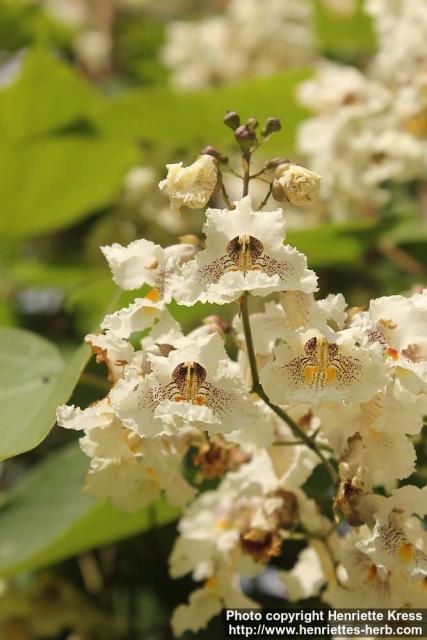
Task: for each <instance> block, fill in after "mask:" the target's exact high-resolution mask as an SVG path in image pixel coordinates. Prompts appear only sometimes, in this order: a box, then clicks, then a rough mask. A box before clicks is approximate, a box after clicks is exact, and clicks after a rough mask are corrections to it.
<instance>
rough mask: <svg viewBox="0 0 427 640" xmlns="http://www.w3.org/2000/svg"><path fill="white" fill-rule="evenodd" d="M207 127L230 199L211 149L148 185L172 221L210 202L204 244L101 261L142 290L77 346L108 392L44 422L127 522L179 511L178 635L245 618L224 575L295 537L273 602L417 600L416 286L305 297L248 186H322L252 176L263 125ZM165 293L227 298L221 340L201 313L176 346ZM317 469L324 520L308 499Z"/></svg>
mask: <svg viewBox="0 0 427 640" xmlns="http://www.w3.org/2000/svg"><path fill="white" fill-rule="evenodd" d="M337 93H339V87H338V88H337ZM364 99H366V100H368V101H369V100H370V98H369V97H368V95H367V94H366V95H365V96H364ZM225 122H226V124H227V126H229V127H230V128H231V129H232V130H233V131H234V136H235V138H236V140H237V143H238V145H239V148H240V151H241V155H242V171H243V175H242V181H243V189H242V198H241V199H240V200H237V201H235V202H231V201H230V198H229V197H228V194H227V189H226V186H225V185H224V183H223V180H222V174H223V173H226V172H227V171H229V170H230V166H229V161H228V160H227V159H226V158H225V156H222V154H219V152H216V150H213V149H212V148H208V153H205V154H202V155H201V156H200V157H199V158H198V159H197V160H196V161H195V163H194V164H193V165H191V166H190V167H187V168H184V167H182V165H181V164H179V165H168V176H167V178H166V179H165V180H164V181H162V182H161V183H160V187H161V188H162V189H164V190H165V191H166V192H167V194H168V196H169V198H170V201H171V207H172V208H173V209H174V208H176V207H179V208H182V207H184V208H185V207H186V208H187V209H192V208H200V207H204V206H206V205H207V204H208V202H209V199H210V198H211V196H212V195H213V194H214V193H216V194H218V193H221V194H222V196H223V199H224V207H225V208H224V209H209V208H208V209H207V211H206V222H205V225H204V227H203V232H204V234H205V244H204V246H202V245H198V244H197V243H194V242H190V243H181V244H177V245H173V246H171V247H168V248H166V249H164V248H162V247H160V246H158V245H156V244H154V243H153V242H150V241H148V240H137V241H136V242H132V243H131V244H130V245H129V246H127V247H123V246H121V245H119V244H113V245H112V246H107V247H103V248H102V251H103V253H104V255H105V257H106V259H107V261H108V263H109V265H110V268H111V271H112V276H113V279H114V280H115V282H116V283H117V284H118V285H119V286H120V287H121V288H122V289H126V290H139V289H140V288H141V287H143V286H144V287H145V289H143V290H142V291H148V293H147V294H146V295H145V296H143V295H142V294H141V292H140V291H138V296H139V297H136V298H135V300H134V302H132V303H131V304H130V305H129V306H127V307H125V308H123V309H120V310H118V311H116V312H114V313H112V314H109V315H107V316H106V318H105V319H104V321H103V323H102V325H101V329H102V332H100V333H98V334H91V335H89V336H87V338H86V342H87V343H88V344H89V345H90V346H91V348H92V350H93V352H94V354H95V355H96V359H97V361H98V362H105V363H106V365H107V367H108V374H109V375H108V378H109V381H110V384H111V388H110V390H109V392H108V394H107V395H106V397H105V398H103V399H101V400H99V401H98V402H96V403H95V404H93V405H92V406H89V407H87V408H86V409H79V408H77V407H74V406H62V407H60V408H59V409H58V422H59V424H60V425H61V426H62V427H64V428H68V429H75V430H78V431H80V432H81V433H82V438H81V441H80V442H81V447H82V449H83V451H84V453H85V454H86V455H87V456H88V457H89V458H90V465H89V470H88V474H87V483H86V488H87V490H88V491H90V492H91V493H93V494H94V495H95V496H97V497H99V498H107V499H108V500H110V501H111V502H112V503H113V504H114V505H116V506H118V507H120V508H122V509H124V510H127V511H134V510H137V509H139V508H141V507H143V506H145V505H147V504H149V503H150V502H151V501H152V500H154V499H156V498H158V497H159V496H160V495H163V496H164V497H165V499H166V500H168V501H169V502H170V503H172V504H174V505H177V506H179V507H181V508H183V509H184V512H183V515H182V518H181V520H180V523H179V525H178V530H179V535H178V538H177V541H176V544H175V546H174V549H173V551H172V555H171V559H170V568H171V574H172V576H174V577H178V576H182V575H185V574H191V575H192V577H193V579H194V580H195V581H196V582H198V583H200V584H199V586H198V588H197V589H196V590H195V591H194V592H193V594H192V595H191V596H190V598H189V601H188V603H186V604H182V605H180V606H179V607H178V608H177V609H176V611H175V613H174V615H173V619H172V625H173V628H174V631H175V633H176V635H180V634H181V633H183V632H184V631H186V630H187V629H192V630H193V631H197V630H198V629H200V628H203V627H204V626H205V625H206V624H207V623H208V621H209V620H210V618H211V617H212V616H214V615H216V614H217V613H218V612H219V611H220V610H221V608H222V607H224V606H228V607H245V606H257V605H256V603H254V602H253V601H252V600H251V599H249V598H248V596H247V595H246V594H245V593H244V591H243V590H242V588H241V585H240V581H239V576H241V575H245V576H252V577H253V576H256V575H258V574H259V573H260V572H261V571H263V569H264V567H265V565H266V564H268V563H270V562H274V561H275V562H276V563H277V562H278V560H277V559H278V558H279V557H280V556H281V555H282V554H283V553H286V549H287V541H289V540H291V539H293V538H294V537H298V538H304V539H306V542H307V546H306V548H305V549H304V550H303V551H302V552H301V554H300V557H299V559H298V561H297V563H296V565H295V567H294V568H293V569H292V570H291V571H280V572H279V578H280V580H281V582H282V584H283V593H284V595H286V597H287V598H288V599H289V600H297V599H303V598H309V597H312V596H314V595H318V594H320V593H321V596H322V597H323V599H324V601H325V602H327V603H330V604H331V605H334V606H343V607H352V606H366V605H367V604H369V606H372V604H373V603H375V605H376V606H378V607H387V606H405V607H411V606H420V603H421V602H422V598H423V597H425V584H426V580H427V536H426V533H425V531H424V530H423V528H422V524H421V518H423V517H424V515H425V514H426V512H427V499H426V498H427V495H426V489H419V488H417V487H415V486H412V485H410V484H406V485H405V486H400V485H401V483H402V482H403V481H405V480H407V479H408V478H409V477H410V476H411V475H412V473H413V471H414V469H415V463H416V453H415V448H414V444H413V442H412V437H413V436H416V435H417V434H419V433H420V431H421V429H422V427H423V416H424V415H426V414H427V338H426V336H427V290H424V291H418V292H415V293H413V294H412V295H408V296H403V295H396V296H389V297H381V298H378V299H376V300H372V301H371V302H370V305H369V307H368V308H366V309H348V308H347V303H346V301H345V299H344V297H343V296H342V295H341V294H336V295H328V296H327V297H325V298H323V299H316V298H315V292H316V291H317V277H316V275H315V274H314V272H313V271H311V270H309V269H308V267H307V260H306V257H305V256H304V255H303V254H302V253H300V252H299V251H298V250H297V249H296V248H294V247H292V246H290V245H288V244H284V240H285V223H286V213H285V212H284V211H283V210H282V209H280V208H279V209H276V210H273V211H263V206H264V205H265V203H266V202H267V199H266V200H265V202H264V203H262V204H261V207H260V208H259V209H256V208H254V206H253V203H252V200H251V195H250V187H251V184H252V181H254V180H256V179H257V178H258V177H259V176H260V175H262V176H263V177H262V180H263V181H264V182H267V183H268V186H267V187H266V191H267V195H268V196H269V195H270V194H271V193H272V194H273V197H275V198H276V200H278V201H279V202H286V201H289V202H290V203H293V204H296V205H298V206H304V205H305V204H307V202H312V201H313V199H315V197H316V195H317V192H318V187H319V181H320V177H319V176H318V175H317V174H314V173H313V172H311V171H308V170H307V169H305V168H303V167H300V166H298V165H296V164H293V163H291V162H284V161H283V160H282V159H278V160H277V159H276V161H271V162H270V163H266V165H265V167H266V168H265V170H261V171H260V172H258V173H256V174H252V173H251V160H252V155H253V153H254V152H255V151H256V149H257V148H258V147H259V146H260V145H261V144H263V143H264V142H265V141H266V140H267V138H268V137H269V136H270V135H273V134H274V132H275V131H277V130H278V129H280V121H279V120H277V119H273V118H270V119H269V120H268V121H267V122H266V124H265V126H264V128H263V129H262V130H261V131H262V133H261V135H259V134H258V133H257V131H256V130H257V126H258V123H257V122H256V120H255V119H254V118H251V119H250V120H249V121H248V122H247V123H245V124H242V123H241V122H240V117H239V116H238V114H236V113H234V112H231V113H228V114H227V115H226V118H225ZM215 157H217V158H218V157H221V158H222V159H221V170H219V168H218V167H219V164H218V162H219V161H218V160H216V159H215ZM271 163H273V167H274V170H273V171H271V170H270V169H271V166H272V164H271ZM232 171H234V169H233V170H232ZM257 299H259V300H258V302H257ZM172 300H174V301H175V303H177V304H178V305H184V306H187V307H188V306H191V305H193V304H194V303H196V302H202V303H205V302H213V303H217V304H221V305H224V304H227V303H237V304H236V316H235V318H234V320H233V321H232V323H231V327H230V326H229V325H228V324H227V323H226V322H225V321H224V320H223V319H221V318H220V317H218V316H210V317H208V318H206V320H205V321H204V322H203V323H202V324H201V326H199V327H197V328H195V329H193V330H192V331H191V332H190V333H187V335H185V334H184V333H183V331H182V329H181V327H180V325H179V323H178V322H177V321H176V320H175V319H174V318H173V315H172V313H171V310H172V309H173V307H172V306H171V307H169V303H170V302H171V301H172ZM252 300H253V301H254V303H255V304H258V307H257V309H255V310H254V311H253V312H252V313H251V312H250V310H249V301H252ZM230 329H232V331H233V335H234V347H233V348H232V349H230V350H227V349H228V348H229V346H230V336H229V335H228V334H229V333H230ZM226 334H227V340H225V338H226ZM226 346H227V349H226ZM230 354H232V355H234V356H235V358H232V357H231V356H230ZM318 465H322V467H323V468H324V471H325V473H326V474H327V477H329V481H330V494H329V495H331V496H332V505H331V506H332V509H333V511H334V512H335V518H336V521H335V522H334V521H333V520H332V519H331V516H330V513H331V512H330V511H329V512H325V510H324V505H321V504H320V503H319V504H318V503H317V502H316V501H315V500H314V499H313V498H312V497H310V495H309V492H308V489H307V480H308V479H309V478H310V477H311V475H312V473H313V471H314V469H315V468H316V467H317V466H318ZM189 471H191V473H189ZM190 479H191V480H190ZM205 479H207V480H209V481H210V484H209V486H210V489H209V490H207V491H203V490H202V488H203V487H204V485H203V480H205ZM341 519H342V520H345V521H346V523H347V524H346V526H343V527H337V523H338V522H339V521H340V520H341Z"/></svg>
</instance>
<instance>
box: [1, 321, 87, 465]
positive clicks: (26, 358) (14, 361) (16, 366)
mask: <svg viewBox="0 0 427 640" xmlns="http://www.w3.org/2000/svg"><path fill="white" fill-rule="evenodd" d="M89 355H90V351H89V349H88V347H87V346H86V345H82V346H81V347H79V348H78V349H77V350H76V351H75V352H74V354H73V355H72V356H71V358H70V359H69V360H68V361H67V362H64V360H63V358H62V357H61V355H60V353H59V351H58V349H57V348H56V347H55V345H53V344H51V343H50V342H48V341H47V340H45V339H44V338H41V337H39V336H37V335H35V334H33V333H30V332H29V331H24V330H23V329H16V328H4V329H3V328H2V329H0V459H5V458H9V457H11V456H15V455H18V454H19V453H23V452H24V451H29V450H30V449H33V448H34V447H36V446H37V445H38V444H39V443H40V442H42V440H44V438H45V437H46V436H47V434H48V433H49V431H50V430H51V428H52V427H53V425H54V424H55V420H56V417H55V416H56V408H57V406H58V405H59V404H61V403H63V402H66V401H67V400H68V398H69V397H70V395H71V393H72V391H73V389H74V387H75V385H76V384H77V381H78V379H79V377H80V374H81V372H82V371H83V369H84V367H85V365H86V363H87V361H88V359H89Z"/></svg>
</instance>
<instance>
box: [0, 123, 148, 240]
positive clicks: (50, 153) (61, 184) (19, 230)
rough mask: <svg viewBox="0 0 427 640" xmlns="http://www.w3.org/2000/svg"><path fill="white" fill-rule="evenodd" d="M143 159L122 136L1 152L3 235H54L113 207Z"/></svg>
mask: <svg viewBox="0 0 427 640" xmlns="http://www.w3.org/2000/svg"><path fill="white" fill-rule="evenodd" d="M138 158H139V154H138V152H137V149H136V147H135V146H134V145H133V144H130V143H129V142H128V143H125V142H123V141H122V140H120V139H118V138H112V137H108V138H106V137H104V136H97V135H63V136H54V137H49V138H42V139H39V140H37V141H33V142H31V143H30V142H27V143H25V144H24V143H22V144H19V143H10V144H4V145H2V147H1V149H0V201H1V203H2V215H1V218H0V234H1V235H3V236H9V237H10V236H14V237H22V236H26V235H31V234H35V233H41V232H47V231H52V230H54V229H59V228H62V227H64V226H65V225H67V224H70V223H72V222H76V221H77V220H79V219H81V218H83V217H85V216H87V215H89V214H90V213H92V212H93V211H94V210H96V209H99V208H101V207H104V206H106V205H108V204H110V203H111V202H112V201H113V200H114V198H115V197H116V195H117V193H118V191H119V188H120V185H121V182H122V179H123V175H124V173H125V171H126V169H127V168H128V167H130V166H131V165H132V164H133V163H135V162H136V161H137V160H138Z"/></svg>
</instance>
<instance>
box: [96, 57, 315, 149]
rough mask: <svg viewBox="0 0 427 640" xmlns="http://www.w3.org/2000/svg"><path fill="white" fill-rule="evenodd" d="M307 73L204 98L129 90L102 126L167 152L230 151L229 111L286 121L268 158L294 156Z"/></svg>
mask: <svg viewBox="0 0 427 640" xmlns="http://www.w3.org/2000/svg"><path fill="white" fill-rule="evenodd" d="M309 74H310V72H309V71H308V70H307V69H297V70H295V69H293V70H289V71H285V72H283V73H281V74H279V75H277V76H273V77H269V78H258V79H256V80H251V81H247V82H245V83H242V84H237V85H233V86H229V87H222V88H221V89H215V90H212V91H205V92H200V93H176V92H174V91H172V90H171V89H164V88H150V89H138V90H133V91H129V92H128V93H126V94H123V95H121V96H119V97H117V98H114V99H112V100H110V101H109V102H105V103H103V105H101V107H100V110H99V112H98V113H97V115H96V121H97V123H98V125H99V126H100V127H102V128H104V129H105V130H106V131H109V132H111V133H114V134H116V135H120V136H122V137H131V138H135V137H137V138H141V139H142V140H143V141H144V142H146V143H157V144H159V145H162V146H163V149H162V153H164V151H165V147H166V148H168V149H171V148H173V149H179V148H184V149H188V148H191V149H193V148H194V146H195V145H196V146H199V147H200V148H202V147H204V146H206V145H207V144H213V145H215V146H217V145H219V146H223V147H224V146H225V148H227V147H229V146H230V145H231V144H232V143H233V135H232V132H231V131H230V129H228V128H227V127H225V126H224V124H223V122H222V120H223V117H224V114H225V112H226V111H227V110H236V111H238V112H239V113H240V114H241V116H242V118H248V117H250V116H252V115H254V116H256V117H257V118H258V119H259V120H260V122H262V121H263V120H265V119H266V118H267V117H268V116H272V115H274V116H277V117H281V118H282V125H283V130H282V131H281V132H280V133H279V134H276V135H274V136H272V137H271V139H270V140H269V142H268V145H267V147H266V148H267V149H268V152H269V154H279V153H284V152H287V151H290V150H291V149H292V147H293V143H294V136H295V130H296V127H297V124H298V123H299V122H301V121H302V120H303V119H304V117H306V115H307V111H306V110H305V109H303V108H302V107H301V106H300V105H298V103H297V100H296V96H295V89H296V87H297V85H298V84H299V83H300V82H302V80H304V79H306V78H307V77H308V76H309Z"/></svg>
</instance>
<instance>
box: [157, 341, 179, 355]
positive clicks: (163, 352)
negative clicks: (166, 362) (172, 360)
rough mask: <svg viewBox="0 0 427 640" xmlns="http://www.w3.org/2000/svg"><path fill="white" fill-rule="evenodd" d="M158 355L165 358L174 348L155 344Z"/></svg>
mask: <svg viewBox="0 0 427 640" xmlns="http://www.w3.org/2000/svg"><path fill="white" fill-rule="evenodd" d="M157 347H158V349H159V351H160V355H161V356H163V357H164V358H167V357H168V355H169V354H170V353H171V351H175V347H174V346H173V345H171V344H157Z"/></svg>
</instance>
